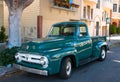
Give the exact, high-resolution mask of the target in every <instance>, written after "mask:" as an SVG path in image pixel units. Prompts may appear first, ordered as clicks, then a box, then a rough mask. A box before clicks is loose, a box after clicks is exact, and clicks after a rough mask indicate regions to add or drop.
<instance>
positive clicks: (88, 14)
mask: <svg viewBox="0 0 120 82" xmlns="http://www.w3.org/2000/svg"><path fill="white" fill-rule="evenodd" d="M87 18H88V19H90V6H87Z"/></svg>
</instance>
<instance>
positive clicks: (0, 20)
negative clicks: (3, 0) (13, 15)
mask: <svg viewBox="0 0 120 82" xmlns="http://www.w3.org/2000/svg"><path fill="white" fill-rule="evenodd" d="M3 15H4V14H3V5H2V4H0V27H1V26H2V25H4V24H3Z"/></svg>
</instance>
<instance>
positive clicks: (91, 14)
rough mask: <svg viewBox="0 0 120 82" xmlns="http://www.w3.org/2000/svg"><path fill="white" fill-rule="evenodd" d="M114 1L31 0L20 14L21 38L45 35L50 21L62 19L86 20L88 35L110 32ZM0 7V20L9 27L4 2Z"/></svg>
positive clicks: (49, 26) (51, 22) (50, 23)
mask: <svg viewBox="0 0 120 82" xmlns="http://www.w3.org/2000/svg"><path fill="white" fill-rule="evenodd" d="M117 1H118V0H117ZM113 3H115V2H114V1H112V0H62V1H61V0H34V2H33V3H32V4H31V5H30V6H29V7H27V8H26V9H25V10H24V12H23V15H22V19H21V20H22V22H21V28H22V34H21V36H22V39H23V40H24V39H26V38H40V37H44V36H46V35H47V34H48V32H49V30H50V28H51V25H52V24H54V23H57V22H63V21H83V22H86V23H87V25H88V27H89V33H90V35H91V36H98V35H99V36H104V35H109V23H110V22H111V21H110V18H115V17H114V16H112V14H113V13H112V9H113ZM116 3H117V4H118V2H116ZM118 5H119V4H118ZM0 8H1V9H0V10H2V12H3V13H1V12H0V24H1V25H2V24H3V25H4V26H5V27H8V9H7V6H6V5H5V3H4V2H3V4H2V7H1V4H0ZM115 16H116V15H115ZM116 17H119V16H116ZM113 21H114V20H112V22H113ZM115 21H116V20H115Z"/></svg>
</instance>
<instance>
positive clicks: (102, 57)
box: [99, 47, 106, 61]
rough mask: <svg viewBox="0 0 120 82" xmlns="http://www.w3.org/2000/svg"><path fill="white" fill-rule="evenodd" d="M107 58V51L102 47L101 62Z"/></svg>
mask: <svg viewBox="0 0 120 82" xmlns="http://www.w3.org/2000/svg"><path fill="white" fill-rule="evenodd" d="M105 58H106V49H105V47H102V48H101V52H100V57H99V60H100V61H103V60H105Z"/></svg>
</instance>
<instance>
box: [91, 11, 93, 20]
mask: <svg viewBox="0 0 120 82" xmlns="http://www.w3.org/2000/svg"><path fill="white" fill-rule="evenodd" d="M91 19H93V9H91Z"/></svg>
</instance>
